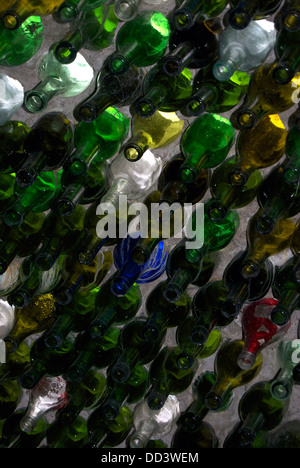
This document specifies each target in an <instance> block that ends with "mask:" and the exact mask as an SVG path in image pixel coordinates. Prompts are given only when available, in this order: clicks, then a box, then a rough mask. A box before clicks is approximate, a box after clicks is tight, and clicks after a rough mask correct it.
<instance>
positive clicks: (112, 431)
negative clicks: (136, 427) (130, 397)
mask: <svg viewBox="0 0 300 468" xmlns="http://www.w3.org/2000/svg"><path fill="white" fill-rule="evenodd" d="M132 420H133V412H132V411H131V409H130V408H129V407H127V406H126V405H124V406H123V407H122V408H121V411H120V413H119V415H118V416H117V417H116V418H115V419H114V420H112V421H106V420H105V419H104V418H102V417H101V407H99V408H96V409H95V410H94V411H93V412H92V413H91V414H90V415H89V417H88V420H87V427H88V433H89V439H88V441H87V443H86V444H85V445H84V448H108V447H116V446H118V445H120V444H121V443H122V442H123V441H124V440H125V439H126V437H127V436H128V434H129V432H130V430H131V428H132Z"/></svg>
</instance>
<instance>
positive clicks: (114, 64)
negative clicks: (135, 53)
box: [109, 55, 129, 75]
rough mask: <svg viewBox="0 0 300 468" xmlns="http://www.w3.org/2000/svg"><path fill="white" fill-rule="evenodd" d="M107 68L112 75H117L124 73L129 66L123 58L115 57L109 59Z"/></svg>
mask: <svg viewBox="0 0 300 468" xmlns="http://www.w3.org/2000/svg"><path fill="white" fill-rule="evenodd" d="M109 68H110V71H111V72H112V73H115V74H117V75H119V74H122V73H125V72H126V71H127V70H128V68H129V65H128V63H127V60H126V59H125V57H122V56H121V55H116V56H114V57H112V58H111V59H110V61H109Z"/></svg>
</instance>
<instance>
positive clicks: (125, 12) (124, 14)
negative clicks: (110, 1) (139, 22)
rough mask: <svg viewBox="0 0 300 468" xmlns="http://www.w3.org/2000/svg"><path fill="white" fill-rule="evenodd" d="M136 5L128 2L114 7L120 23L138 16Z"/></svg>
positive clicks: (118, 3)
mask: <svg viewBox="0 0 300 468" xmlns="http://www.w3.org/2000/svg"><path fill="white" fill-rule="evenodd" d="M135 6H136V4H135V3H133V4H132V3H131V2H130V1H127V2H116V3H115V7H114V13H115V15H116V17H117V18H119V20H120V21H130V20H132V19H133V18H134V17H135V16H136V10H135Z"/></svg>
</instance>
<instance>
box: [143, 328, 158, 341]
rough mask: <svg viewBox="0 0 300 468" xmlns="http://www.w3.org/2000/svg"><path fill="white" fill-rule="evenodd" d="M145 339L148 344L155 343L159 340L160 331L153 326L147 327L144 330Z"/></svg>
mask: <svg viewBox="0 0 300 468" xmlns="http://www.w3.org/2000/svg"><path fill="white" fill-rule="evenodd" d="M142 333H143V338H144V340H145V341H146V342H147V343H155V342H156V341H157V340H158V338H159V335H160V333H159V330H158V329H157V327H154V326H152V325H145V326H144V328H143V332H142Z"/></svg>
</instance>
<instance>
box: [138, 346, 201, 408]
mask: <svg viewBox="0 0 300 468" xmlns="http://www.w3.org/2000/svg"><path fill="white" fill-rule="evenodd" d="M180 351H181V350H180V348H178V347H169V346H164V347H163V348H162V349H161V350H160V352H159V353H158V355H157V356H156V357H155V358H154V360H153V361H152V362H151V364H150V368H149V375H150V385H151V388H150V390H149V392H148V394H147V403H148V406H149V408H151V409H152V410H159V409H161V408H162V407H163V406H164V404H165V402H166V399H167V397H168V396H169V395H170V394H173V395H178V394H180V393H183V392H184V391H185V390H186V389H187V388H188V387H189V386H190V384H191V383H192V381H193V379H194V376H195V373H196V371H197V369H198V365H199V363H198V361H195V362H194V363H193V366H192V367H190V368H188V369H179V368H178V366H177V356H178V354H179V353H180Z"/></svg>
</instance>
